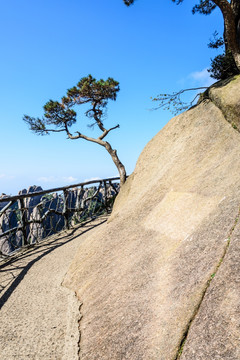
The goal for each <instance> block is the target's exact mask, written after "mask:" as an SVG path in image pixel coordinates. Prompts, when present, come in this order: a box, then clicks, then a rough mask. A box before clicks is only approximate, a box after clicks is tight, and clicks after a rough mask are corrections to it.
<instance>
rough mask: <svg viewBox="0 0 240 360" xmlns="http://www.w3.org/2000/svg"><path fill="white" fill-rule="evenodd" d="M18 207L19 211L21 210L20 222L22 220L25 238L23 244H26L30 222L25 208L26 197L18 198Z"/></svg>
mask: <svg viewBox="0 0 240 360" xmlns="http://www.w3.org/2000/svg"><path fill="white" fill-rule="evenodd" d="M18 208H19V211H20V222H21V225H22V229H21V231H22V236H23V239H22V246H24V245H27V243H28V242H27V223H28V220H27V214H26V208H25V205H24V199H23V198H22V199H19V200H18Z"/></svg>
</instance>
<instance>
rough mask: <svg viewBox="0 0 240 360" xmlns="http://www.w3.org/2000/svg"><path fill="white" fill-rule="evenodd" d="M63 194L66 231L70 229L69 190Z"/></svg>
mask: <svg viewBox="0 0 240 360" xmlns="http://www.w3.org/2000/svg"><path fill="white" fill-rule="evenodd" d="M63 194H64V203H63V216H64V226H65V228H66V229H69V210H68V196H69V193H68V191H67V190H64V191H63Z"/></svg>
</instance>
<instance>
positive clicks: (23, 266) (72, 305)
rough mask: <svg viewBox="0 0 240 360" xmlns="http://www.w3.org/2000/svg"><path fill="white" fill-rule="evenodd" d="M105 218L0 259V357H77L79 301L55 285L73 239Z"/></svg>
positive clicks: (46, 359)
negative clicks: (8, 257)
mask: <svg viewBox="0 0 240 360" xmlns="http://www.w3.org/2000/svg"><path fill="white" fill-rule="evenodd" d="M106 219H107V217H106V216H105V217H100V218H98V219H97V220H95V221H93V222H91V223H88V224H85V225H84V226H82V227H80V228H75V229H74V230H69V231H65V232H61V233H59V234H58V235H55V236H52V237H50V238H49V239H48V240H45V241H43V242H41V243H40V244H38V245H36V246H35V247H34V248H31V249H30V250H28V251H25V252H23V253H21V254H19V255H18V256H17V257H16V258H15V259H14V260H13V261H12V262H11V263H5V264H3V263H0V360H26V359H36V360H37V359H39V360H40V359H41V360H50V359H54V360H58V359H65V360H75V359H76V360H77V359H78V358H79V357H78V352H79V348H78V346H79V337H80V335H79V329H78V322H79V320H80V317H81V315H80V306H81V304H80V302H79V301H78V300H77V297H76V295H75V293H74V292H73V291H70V290H68V289H66V288H65V287H63V286H61V283H62V281H63V278H64V275H65V273H66V272H67V270H68V267H69V265H70V263H71V261H72V259H73V257H74V255H75V252H76V250H77V249H78V247H79V244H80V243H81V242H83V241H84V239H86V238H87V237H88V236H89V234H90V232H94V231H98V229H99V227H100V226H101V225H102V224H103V223H104V222H105V221H106Z"/></svg>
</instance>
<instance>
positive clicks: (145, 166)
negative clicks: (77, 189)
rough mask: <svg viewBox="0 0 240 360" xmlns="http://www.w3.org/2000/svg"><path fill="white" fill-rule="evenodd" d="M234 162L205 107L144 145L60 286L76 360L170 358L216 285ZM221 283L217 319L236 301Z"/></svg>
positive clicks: (237, 193) (224, 134)
mask: <svg viewBox="0 0 240 360" xmlns="http://www.w3.org/2000/svg"><path fill="white" fill-rule="evenodd" d="M227 86H229V85H227ZM239 90H240V85H239V86H238V91H237V94H236V96H238V99H240V91H239ZM236 103H238V102H236ZM239 153H240V135H239V133H238V132H237V131H236V130H235V129H234V128H233V127H232V126H231V125H230V124H229V123H228V122H227V121H226V119H225V118H224V116H223V112H222V111H221V110H220V109H219V108H218V107H217V106H216V105H215V104H214V103H213V102H211V101H210V100H208V101H204V102H202V103H201V104H200V105H199V106H197V107H195V108H193V109H191V110H190V111H188V112H186V113H183V114H181V115H179V116H178V117H175V118H173V119H172V120H171V121H170V122H169V123H168V124H167V125H166V126H165V127H164V128H163V130H161V131H160V133H158V134H157V135H156V136H155V137H154V138H153V139H152V140H151V141H150V142H149V143H148V145H147V146H146V147H145V149H144V151H143V152H142V154H141V156H140V158H139V160H138V162H137V165H136V169H135V171H134V173H133V174H132V175H131V176H130V178H129V179H128V180H127V182H126V184H125V185H124V186H123V188H122V190H121V192H120V194H119V196H118V198H117V200H116V203H115V206H114V211H113V214H112V216H111V218H110V220H109V221H108V223H107V224H106V225H105V226H103V227H102V228H101V229H100V230H96V231H95V233H94V234H92V235H91V236H90V237H89V238H88V239H86V240H84V241H83V242H82V243H81V244H80V247H79V251H78V253H77V255H76V257H75V259H74V261H73V263H72V265H71V267H70V269H69V271H68V273H67V275H66V277H65V280H64V284H65V285H66V286H67V287H69V288H71V289H73V290H74V291H76V293H77V295H78V297H79V299H80V301H81V302H82V303H83V305H82V308H81V313H82V314H83V318H82V320H81V323H80V330H81V343H80V348H81V351H80V358H81V360H95V359H99V360H100V359H101V360H109V359H111V360H120V359H125V360H127V359H128V360H146V359H147V360H174V359H176V358H177V356H178V354H179V349H180V345H181V342H182V340H183V339H184V336H185V334H186V331H187V330H188V328H189V326H190V324H191V322H192V320H193V319H194V317H195V314H196V311H197V310H198V309H199V308H201V303H202V299H203V297H204V294H205V291H206V289H207V287H208V284H209V280H210V279H211V278H212V274H214V273H217V274H219V276H221V275H220V274H221V273H220V269H221V266H222V265H223V264H224V254H225V251H226V250H227V244H228V243H227V241H226V239H228V237H229V234H230V233H231V229H232V227H233V225H234V224H235V220H236V218H237V217H238V212H239V205H240V156H239ZM235 255H236V254H235ZM222 258H223V261H222V265H221V266H220V267H219V264H220V259H222ZM236 259H237V257H236ZM214 280H215V279H214ZM216 280H217V277H216ZM235 280H236V278H235ZM231 281H232V282H233V283H234V291H233V293H232V294H231V296H230V297H231V304H233V307H232V306H229V305H228V306H226V307H225V306H224V304H222V308H220V309H219V312H220V313H224V312H225V311H226V317H229V316H230V315H231V311H230V310H231V308H234V314H235V315H236V312H235V309H236V308H237V303H238V302H239V298H240V287H239V282H237V281H234V277H233V278H232V279H231ZM211 286H212V284H211V285H210V287H209V291H210V290H211ZM231 286H233V284H232V285H231ZM226 289H227V288H226ZM224 291H225V290H224ZM224 291H223V293H224V294H225V292H224ZM226 291H227V290H226ZM233 295H234V296H233ZM205 296H206V298H207V296H208V292H207V293H206V294H205ZM212 306H213V307H214V304H213V305H212ZM199 314H200V312H199ZM223 315H224V314H223ZM210 316H211V315H209V317H210ZM216 316H217V313H216ZM208 319H209V318H208V316H207V315H206V319H205V320H206V321H205V322H207V320H208ZM234 321H235V320H234ZM228 329H229V331H232V330H233V331H235V330H234V329H235V328H234V326H233V327H232V328H231V327H228ZM237 334H238V333H237V332H236V333H235V335H234V334H232V335H230V334H229V336H228V337H227V338H226V337H224V336H223V337H222V336H220V335H219V337H218V338H216V342H215V345H214V348H215V349H216V347H218V346H219V349H220V348H221V346H222V345H221V344H225V347H226V348H227V349H228V351H229V353H230V352H231V353H232V354H234V356H235V355H236V354H238V353H237V351H236V350H234V349H233V347H234V346H235V345H236V344H237V342H236V341H233V342H232V343H229V337H230V336H236V335H237ZM197 336H198V333H196V334H195V338H197ZM205 345H206V346H208V343H207V342H206V343H205ZM190 347H191V352H190V353H187V355H186V356H185V355H184V356H185V359H188V360H195V359H204V360H208V359H209V360H210V359H211V360H212V359H215V358H216V359H220V358H221V359H224V358H223V357H215V358H214V357H211V356H210V357H209V356H205V354H212V353H213V352H211V351H210V350H209V352H208V350H206V351H205V353H202V355H201V354H198V357H194V356H192V355H188V354H193V353H194V351H195V348H196V349H200V350H199V351H202V350H201V346H200V345H199V344H198V343H194V342H193V343H192V345H190ZM194 347H195V348H194ZM186 351H187V349H186ZM196 351H198V350H196ZM200 356H202V357H200ZM227 359H228V358H227ZM229 359H230V358H229ZM233 359H235V358H233Z"/></svg>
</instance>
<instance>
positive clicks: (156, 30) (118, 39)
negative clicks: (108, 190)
mask: <svg viewBox="0 0 240 360" xmlns="http://www.w3.org/2000/svg"><path fill="white" fill-rule="evenodd" d="M194 3H195V1H190V0H185V2H184V3H183V4H182V5H181V6H176V5H175V4H174V3H173V2H172V1H171V0H162V1H159V0H137V1H136V3H135V5H134V6H131V7H129V8H127V7H126V6H125V5H124V4H123V2H122V0H87V1H86V0H34V1H32V0H21V1H19V0H8V1H0V34H1V37H0V48H1V52H2V54H1V57H0V80H1V82H0V99H1V106H0V122H1V133H0V141H1V165H0V194H1V193H7V194H12V195H13V194H16V193H17V192H18V190H20V189H22V188H27V187H28V186H30V185H41V186H42V187H43V188H44V189H47V188H51V187H55V186H63V185H67V184H71V183H76V182H81V181H85V180H86V179H92V178H103V177H111V176H117V169H116V168H115V166H114V164H113V163H112V160H111V158H110V156H109V154H108V153H107V152H106V150H105V149H103V148H101V147H100V146H98V145H96V144H92V143H88V142H86V141H84V140H76V141H71V140H67V139H66V136H65V135H63V134H51V135H50V136H44V137H41V136H37V135H35V134H33V133H32V132H30V131H29V129H28V127H27V125H26V124H25V123H24V122H23V121H22V117H23V115H24V114H27V115H30V116H36V117H37V116H39V117H41V116H42V114H43V110H42V107H43V105H44V104H45V103H46V102H47V101H48V100H49V99H53V100H60V99H61V97H62V96H63V95H65V92H66V90H67V89H68V88H70V87H72V86H73V85H75V84H76V83H77V82H78V81H79V79H80V78H82V77H83V76H86V75H88V74H92V75H93V76H94V77H95V78H97V79H99V78H104V79H106V78H107V77H109V76H110V77H113V78H115V79H116V80H117V81H119V82H120V89H121V90H120V92H119V94H118V97H117V100H116V101H115V102H111V103H109V107H108V117H107V119H106V121H105V126H106V127H112V126H114V125H116V124H120V129H117V130H115V131H114V132H112V133H111V134H109V136H108V137H107V138H106V140H108V141H109V142H110V143H111V144H112V146H113V147H114V148H116V149H117V151H118V155H119V157H120V159H121V161H122V162H123V163H124V165H125V166H126V169H127V172H128V174H130V173H131V172H132V171H133V170H134V167H135V164H136V161H137V158H138V156H139V155H140V153H141V151H142V150H143V148H144V146H145V145H146V144H147V142H148V141H149V140H150V139H151V138H152V137H153V136H154V135H155V134H156V133H157V132H158V131H159V130H160V129H161V128H162V127H163V126H164V125H165V124H166V123H167V122H168V121H169V120H170V118H171V117H172V114H171V113H168V112H166V111H162V110H158V111H150V110H149V109H151V108H152V107H153V106H154V104H153V103H152V101H151V99H150V97H151V96H153V97H154V96H156V95H157V94H159V93H165V92H173V91H176V90H180V89H182V88H185V87H193V86H205V85H209V81H210V80H209V76H208V73H207V71H206V68H207V67H209V64H210V58H211V57H214V56H215V55H216V52H215V51H214V50H211V49H208V47H207V43H208V41H209V38H210V37H211V35H212V33H213V32H214V31H215V30H218V31H219V33H221V32H222V28H223V23H222V17H221V14H220V12H219V11H218V10H217V11H215V12H214V13H213V14H212V15H210V16H203V15H199V14H197V15H192V14H191V8H192V6H193V5H194ZM87 124H88V121H87V119H85V118H84V116H80V117H79V122H78V125H77V126H76V127H75V130H76V131H77V130H79V131H81V132H83V133H86V134H88V135H90V136H95V135H97V133H95V131H94V132H92V130H91V129H89V128H88V127H87Z"/></svg>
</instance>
